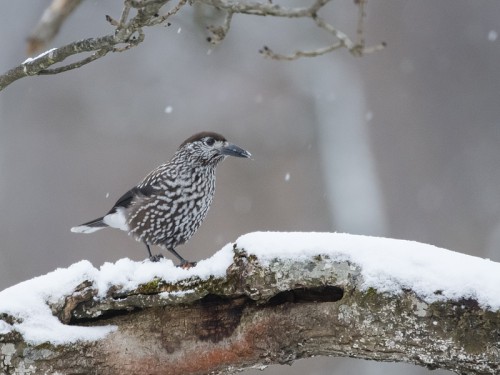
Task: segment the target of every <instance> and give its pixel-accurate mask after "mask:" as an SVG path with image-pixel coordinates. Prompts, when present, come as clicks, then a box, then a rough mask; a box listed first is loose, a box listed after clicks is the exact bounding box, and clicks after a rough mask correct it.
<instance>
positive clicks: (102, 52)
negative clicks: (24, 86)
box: [38, 48, 109, 75]
mask: <svg viewBox="0 0 500 375" xmlns="http://www.w3.org/2000/svg"><path fill="white" fill-rule="evenodd" d="M108 52H109V49H106V48H103V49H100V50H98V51H97V52H94V53H93V54H92V55H90V56H89V57H87V58H86V59H83V60H80V61H77V62H75V63H72V64H68V65H65V66H61V67H59V68H54V69H44V70H41V71H40V72H38V74H40V75H49V74H59V73H62V72H67V71H68V70H73V69H77V68H80V67H81V66H83V65H85V64H88V63H90V62H92V61H94V60H97V59H99V58H101V57H103V56H104V55H106V54H107V53H108Z"/></svg>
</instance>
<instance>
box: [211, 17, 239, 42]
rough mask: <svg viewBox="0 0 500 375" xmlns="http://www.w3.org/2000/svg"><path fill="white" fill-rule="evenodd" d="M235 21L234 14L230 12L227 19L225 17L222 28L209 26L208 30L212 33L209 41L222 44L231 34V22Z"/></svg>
mask: <svg viewBox="0 0 500 375" xmlns="http://www.w3.org/2000/svg"><path fill="white" fill-rule="evenodd" d="M232 19H233V12H231V11H228V12H227V13H226V17H224V23H223V24H222V25H221V26H208V27H207V29H208V31H210V33H211V34H212V36H209V37H208V38H207V41H208V42H210V43H212V44H214V45H216V44H219V43H220V42H222V40H223V39H224V38H225V37H226V35H227V33H228V32H229V28H230V27H231V20H232Z"/></svg>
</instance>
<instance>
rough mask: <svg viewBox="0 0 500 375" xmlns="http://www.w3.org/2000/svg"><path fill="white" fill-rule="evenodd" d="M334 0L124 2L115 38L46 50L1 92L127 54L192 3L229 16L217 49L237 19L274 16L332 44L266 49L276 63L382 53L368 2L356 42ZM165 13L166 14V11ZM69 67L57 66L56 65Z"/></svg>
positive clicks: (49, 25) (48, 14)
mask: <svg viewBox="0 0 500 375" xmlns="http://www.w3.org/2000/svg"><path fill="white" fill-rule="evenodd" d="M329 2H330V0H314V1H312V4H311V5H310V6H308V7H286V6H282V5H279V4H274V3H272V2H268V1H265V0H262V1H261V2H252V1H245V0H238V1H235V0H191V1H188V0H178V1H177V3H175V4H173V5H172V6H170V7H168V4H167V3H169V0H124V6H123V10H122V12H121V14H120V16H119V17H118V18H117V19H114V18H112V17H111V16H106V20H107V21H108V22H109V24H110V25H111V26H112V27H113V28H114V30H113V33H111V34H109V35H105V36H102V37H97V38H88V39H84V40H80V41H76V42H73V43H70V44H68V45H66V46H62V47H59V48H54V49H51V50H49V51H46V52H44V53H42V54H40V55H38V56H36V57H34V58H29V59H27V60H25V61H24V62H23V63H21V64H20V65H18V66H17V67H15V68H12V69H11V70H9V71H8V72H6V73H4V74H3V75H0V91H1V90H3V89H4V88H6V87H7V86H8V85H10V84H11V83H12V82H15V81H16V80H18V79H21V78H23V77H27V76H33V75H44V74H58V73H62V72H66V71H68V70H72V69H77V68H80V67H82V66H84V65H86V64H88V63H90V62H92V61H95V60H97V59H100V58H101V57H104V56H105V55H106V54H107V53H108V52H123V51H127V50H128V49H130V48H132V47H135V46H137V45H139V44H140V43H142V42H143V41H144V38H145V33H144V30H143V29H144V28H145V27H148V26H155V25H161V24H167V25H169V24H170V23H169V22H168V20H169V19H170V18H171V17H172V16H174V15H176V14H177V13H178V12H179V11H180V10H181V9H182V8H183V7H184V6H186V5H187V4H189V5H193V4H195V3H198V4H201V5H204V6H209V7H213V8H216V9H218V10H221V11H223V12H225V18H224V21H223V23H222V25H219V26H214V25H209V26H208V27H207V29H208V31H209V33H210V34H211V35H210V36H209V37H208V38H207V40H208V41H209V42H210V43H212V44H218V43H220V42H221V41H222V40H223V39H224V38H225V36H226V35H227V33H228V32H229V29H230V26H231V22H232V20H233V15H234V14H246V15H254V16H272V17H285V18H292V19H294V18H310V19H311V20H312V21H313V22H315V23H316V26H317V27H318V28H320V29H322V30H324V31H325V32H327V33H329V34H331V36H332V39H333V41H332V44H331V45H328V46H325V47H321V48H318V49H315V50H310V51H297V52H295V53H293V54H290V55H282V54H278V53H275V52H273V51H272V50H271V49H270V48H269V47H263V48H262V49H261V50H260V52H261V53H262V54H263V55H264V56H266V57H269V58H272V59H276V60H295V59H297V58H300V57H313V56H319V55H323V54H326V53H329V52H332V51H334V50H336V49H340V48H346V49H347V50H348V51H349V52H350V53H351V54H352V55H354V56H362V55H364V54H367V53H371V52H374V51H378V50H380V49H382V48H383V47H384V46H385V45H384V44H380V45H376V46H373V47H367V46H366V45H365V37H364V20H365V18H366V10H365V6H366V0H356V1H355V5H356V6H357V7H358V23H357V34H356V40H355V41H353V40H352V39H351V38H349V36H348V35H347V34H345V33H344V32H342V31H340V30H338V29H337V28H335V27H334V26H333V25H331V24H330V23H328V22H327V21H326V20H324V19H323V18H321V17H320V16H319V15H318V13H319V12H320V11H321V9H322V8H323V7H324V6H325V5H327V4H328V3H329ZM78 4H79V1H78V0H53V3H52V4H51V6H50V7H49V8H48V9H47V10H46V11H45V13H44V15H43V16H42V19H41V20H40V22H39V25H38V26H37V28H36V29H35V31H34V32H33V33H32V35H31V36H30V38H29V43H30V47H29V50H30V51H35V50H36V49H37V48H40V47H42V46H45V45H47V43H49V42H50V41H51V40H52V39H53V37H54V36H55V35H56V34H57V32H58V30H59V29H60V27H61V25H62V23H63V22H64V20H66V18H67V16H68V15H69V14H70V13H71V12H72V11H73V10H74V9H75V8H76V7H77V5H78ZM164 8H165V9H164ZM80 54H83V55H84V57H82V58H80V59H79V60H77V61H76V62H72V63H68V64H66V65H64V61H65V60H66V59H67V58H69V57H71V56H77V55H80ZM61 63H62V64H63V65H59V66H56V67H53V66H54V65H56V64H61Z"/></svg>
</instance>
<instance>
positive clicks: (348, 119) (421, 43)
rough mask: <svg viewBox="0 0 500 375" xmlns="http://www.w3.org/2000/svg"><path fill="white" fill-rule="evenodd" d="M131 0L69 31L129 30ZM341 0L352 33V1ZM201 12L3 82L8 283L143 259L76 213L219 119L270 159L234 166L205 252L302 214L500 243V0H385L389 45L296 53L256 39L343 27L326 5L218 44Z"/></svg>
mask: <svg viewBox="0 0 500 375" xmlns="http://www.w3.org/2000/svg"><path fill="white" fill-rule="evenodd" d="M120 3H121V1H113V2H111V1H95V0H92V1H90V0H88V1H85V2H82V5H81V6H80V7H79V8H78V9H77V10H76V12H75V13H74V14H73V15H72V16H71V17H70V19H69V20H68V21H67V23H66V24H65V25H64V26H63V29H62V31H61V33H60V35H59V36H58V37H57V39H56V40H55V42H54V44H53V45H52V46H51V47H55V46H61V45H64V44H66V43H69V42H71V41H73V40H77V39H82V38H86V37H91V36H98V35H101V34H107V33H110V32H112V29H111V26H110V25H109V24H107V23H106V21H105V19H104V15H105V14H110V15H112V16H114V17H115V18H116V17H117V16H118V15H119V12H120V10H121V6H120ZM48 5H49V0H44V1H37V2H33V1H31V0H16V1H3V2H2V12H1V13H0V34H1V35H2V38H0V51H1V54H0V70H1V72H5V71H6V70H8V69H9V68H11V67H14V66H15V65H18V64H19V63H20V62H22V61H23V60H24V59H25V58H26V55H25V48H26V46H25V39H26V37H27V35H28V34H29V33H30V31H31V30H32V28H33V27H34V25H35V24H36V23H37V21H38V19H39V17H40V15H41V13H42V12H43V10H44V9H45V7H47V6H48ZM325 10H328V11H326V12H325V13H323V14H324V15H325V17H327V14H328V13H330V16H331V18H329V19H331V20H333V21H332V22H334V24H335V25H336V26H337V27H339V28H340V29H342V30H343V31H348V32H350V33H351V35H352V32H353V31H354V26H355V20H356V10H357V9H356V7H355V6H354V5H353V4H352V1H343V2H340V1H337V2H335V3H332V4H330V5H329V6H328V7H327V9H325ZM195 13H196V12H194V11H193V9H188V7H186V8H185V9H184V10H182V11H181V13H180V14H179V15H178V16H177V17H176V18H173V19H172V20H171V22H172V26H170V27H157V28H152V29H148V30H146V40H145V42H144V43H143V44H141V45H140V46H139V47H137V48H134V49H132V50H130V51H128V52H126V53H122V54H110V55H108V56H106V57H105V58H104V59H101V60H98V61H97V62H94V63H92V64H90V65H87V66H85V67H83V68H81V69H78V70H75V71H71V72H68V73H64V74H61V75H57V76H48V77H30V78H24V79H22V80H20V81H17V82H15V83H14V84H12V85H11V86H10V87H8V88H7V89H6V90H5V91H3V92H2V93H0V212H1V214H0V239H1V242H0V288H2V289H3V288H5V287H7V286H10V285H12V284H14V283H18V282H20V281H22V280H25V279H27V278H31V277H33V276H36V275H40V274H43V273H46V272H49V271H51V270H53V269H54V268H56V267H67V266H68V265H70V264H72V263H74V262H77V261H79V260H81V259H88V260H90V261H91V262H92V263H93V264H94V265H95V266H99V265H100V264H102V263H103V262H106V261H116V260H117V259H119V258H122V257H129V258H132V259H135V260H142V259H144V258H145V257H146V251H145V249H144V248H143V246H140V244H138V243H136V242H134V241H131V240H130V239H129V238H128V237H127V236H126V235H125V234H124V233H121V232H118V231H101V232H98V233H95V234H93V235H76V234H72V233H71V232H70V231H69V228H70V227H71V226H73V225H76V224H80V223H82V222H84V221H87V220H90V219H94V218H95V217H97V216H99V215H102V214H103V213H104V212H106V211H107V210H108V209H109V207H110V206H111V205H112V204H113V203H114V202H115V200H116V199H117V198H118V197H119V196H120V195H121V194H122V193H124V192H125V191H126V190H127V189H128V188H130V187H132V186H133V185H135V184H136V183H137V182H139V181H140V180H141V179H142V177H144V175H145V174H146V173H147V172H149V171H150V170H151V169H152V168H154V167H155V166H157V165H158V164H160V163H162V162H164V161H167V160H168V159H169V158H170V157H171V155H172V154H173V153H174V151H175V150H176V148H177V146H178V145H179V144H180V143H181V142H182V141H183V140H184V139H185V138H187V137H188V136H190V135H191V134H193V133H195V132H197V131H200V130H205V129H207V130H208V129H209V130H215V131H218V132H221V133H222V134H224V135H225V136H226V137H227V138H228V139H230V140H231V141H233V142H235V143H237V144H238V145H240V146H242V147H244V148H246V149H248V150H250V151H251V152H252V153H253V155H254V159H255V160H254V161H248V160H235V159H231V160H227V161H226V162H225V163H224V165H223V166H222V167H221V168H219V171H218V181H217V183H218V190H217V193H216V198H215V201H214V204H213V206H212V209H211V211H210V213H209V215H208V218H207V220H206V222H205V223H204V225H202V227H201V229H200V230H199V231H198V233H197V234H196V236H195V237H194V239H193V240H191V241H190V242H189V244H187V245H186V246H183V247H182V248H180V249H179V250H180V252H181V254H183V255H184V256H185V257H186V258H187V259H192V260H196V259H200V258H205V257H208V256H210V255H211V254H213V253H214V252H215V251H217V250H218V249H219V248H220V247H222V246H223V245H224V244H225V243H227V242H229V241H233V240H235V239H236V238H237V237H238V236H239V235H241V234H243V233H246V232H251V231H256V230H288V231H290V230H301V231H346V232H351V233H359V234H373V235H380V236H388V237H396V238H403V239H408V240H417V241H421V242H426V243H431V244H434V245H437V246H441V247H445V248H449V249H453V250H456V251H459V252H463V253H467V254H474V255H478V256H482V257H488V258H491V259H493V260H496V261H500V250H499V249H500V247H499V242H500V167H499V166H500V147H499V145H500V96H499V92H500V39H499V38H498V33H500V2H498V1H484V2H481V3H477V2H473V1H457V0H443V1H439V2H434V1H418V2H417V1H410V0H406V1H381V0H372V1H370V2H369V7H368V19H367V28H366V29H367V35H366V37H367V39H368V41H369V43H371V44H375V43H379V42H381V41H385V42H387V44H388V48H387V49H386V50H384V51H382V52H379V53H375V54H373V55H369V56H366V57H364V58H354V57H352V56H350V55H349V54H348V53H347V52H346V51H341V52H337V53H333V54H329V55H326V56H323V57H318V58H314V59H303V60H299V61H296V62H292V63H287V62H276V61H271V60H267V59H263V58H262V57H261V56H260V55H259V54H258V53H257V51H258V49H259V48H261V47H262V46H263V45H269V46H270V47H271V48H273V49H274V50H275V51H277V52H292V51H294V50H295V49H298V48H305V49H310V48H314V47H320V46H323V45H326V44H329V43H330V42H331V41H330V39H329V36H328V35H325V34H323V33H322V32H320V31H319V30H317V29H316V28H315V27H314V26H313V25H312V22H311V21H310V20H305V21H300V20H299V21H297V20H283V19H273V18H270V17H266V18H259V17H252V16H241V15H236V16H235V17H234V18H233V25H232V28H231V31H230V33H229V35H228V37H227V39H226V40H225V41H224V42H223V43H222V44H221V45H220V46H217V47H215V48H213V47H212V46H210V45H209V44H208V43H207V42H206V41H205V37H206V32H205V26H206V24H207V23H208V21H207V20H206V19H204V18H202V17H199V15H198V16H196V15H195ZM330 16H328V17H330ZM108 193H109V196H108ZM403 371H404V372H405V374H407V375H417V374H427V373H429V372H428V371H427V370H425V369H421V368H416V367H413V366H409V365H399V364H378V363H374V362H364V361H359V360H349V359H338V358H331V359H316V358H315V359H312V360H301V361H298V362H296V363H295V364H294V365H293V366H292V367H283V366H272V367H270V368H268V369H267V370H266V371H265V373H266V374H285V373H286V374H342V375H350V374H371V375H373V374H399V373H402V372H403ZM257 373H259V374H260V372H257V371H248V372H247V374H257ZM446 373H447V372H445V371H435V372H433V374H437V375H442V374H446Z"/></svg>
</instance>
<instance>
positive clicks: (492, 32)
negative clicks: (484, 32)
mask: <svg viewBox="0 0 500 375" xmlns="http://www.w3.org/2000/svg"><path fill="white" fill-rule="evenodd" d="M497 38H498V33H497V32H496V31H495V30H490V32H489V33H488V40H489V41H490V42H494V41H495V40H497Z"/></svg>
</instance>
